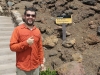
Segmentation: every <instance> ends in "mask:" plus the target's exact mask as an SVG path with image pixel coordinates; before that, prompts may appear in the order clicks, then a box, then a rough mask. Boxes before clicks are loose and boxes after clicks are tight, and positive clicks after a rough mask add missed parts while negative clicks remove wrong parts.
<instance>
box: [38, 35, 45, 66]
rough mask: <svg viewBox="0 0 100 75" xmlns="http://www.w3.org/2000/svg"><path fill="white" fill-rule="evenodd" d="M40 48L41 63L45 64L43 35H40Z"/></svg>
mask: <svg viewBox="0 0 100 75" xmlns="http://www.w3.org/2000/svg"><path fill="white" fill-rule="evenodd" d="M38 48H39V60H40V64H43V58H44V50H43V45H42V37H41V35H40V40H39V45H38Z"/></svg>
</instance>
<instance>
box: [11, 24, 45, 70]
mask: <svg viewBox="0 0 100 75" xmlns="http://www.w3.org/2000/svg"><path fill="white" fill-rule="evenodd" d="M31 36H33V39H34V43H33V44H32V45H31V46H30V45H28V43H27V42H26V40H27V39H28V38H29V37H31ZM10 49H11V50H12V51H14V52H16V66H17V67H18V68H20V69H22V70H25V71H30V70H32V69H35V68H37V67H38V66H39V65H40V64H42V63H43V56H44V52H43V47H42V38H41V33H40V31H39V29H38V28H36V27H35V26H34V27H33V29H32V30H30V29H29V28H27V27H26V26H25V25H24V23H23V24H21V25H20V26H17V27H16V28H15V29H14V31H13V33H12V36H11V39H10Z"/></svg>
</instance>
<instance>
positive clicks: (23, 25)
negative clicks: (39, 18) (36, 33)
mask: <svg viewBox="0 0 100 75" xmlns="http://www.w3.org/2000/svg"><path fill="white" fill-rule="evenodd" d="M21 28H22V29H23V28H26V29H27V28H28V27H27V26H26V25H25V23H23V24H22V26H21ZM32 29H33V30H34V29H36V26H35V25H34V27H33V28H32Z"/></svg>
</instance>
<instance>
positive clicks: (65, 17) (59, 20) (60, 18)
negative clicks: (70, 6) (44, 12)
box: [56, 14, 72, 41]
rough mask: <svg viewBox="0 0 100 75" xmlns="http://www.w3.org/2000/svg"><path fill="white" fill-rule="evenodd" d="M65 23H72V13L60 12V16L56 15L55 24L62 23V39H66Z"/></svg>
mask: <svg viewBox="0 0 100 75" xmlns="http://www.w3.org/2000/svg"><path fill="white" fill-rule="evenodd" d="M67 23H72V15H66V14H62V15H61V16H57V18H56V24H62V34H63V35H62V39H63V41H64V40H65V39H66V24H67Z"/></svg>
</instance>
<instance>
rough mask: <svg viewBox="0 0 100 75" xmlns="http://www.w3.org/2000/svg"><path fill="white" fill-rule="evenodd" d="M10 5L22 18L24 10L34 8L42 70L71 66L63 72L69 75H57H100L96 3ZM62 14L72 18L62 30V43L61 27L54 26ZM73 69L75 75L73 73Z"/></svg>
mask: <svg viewBox="0 0 100 75" xmlns="http://www.w3.org/2000/svg"><path fill="white" fill-rule="evenodd" d="M13 2H14V4H13V6H12V8H11V10H14V9H15V10H18V11H19V12H20V13H21V14H22V15H23V12H24V9H25V7H28V6H33V7H36V10H37V19H36V22H35V25H36V26H37V27H38V28H39V29H40V30H41V33H42V36H43V46H44V51H45V59H46V62H45V66H46V68H50V69H56V70H58V69H59V68H60V69H61V68H62V69H63V70H64V68H65V66H66V67H68V65H72V66H73V67H74V68H71V70H69V69H70V67H68V68H67V69H65V71H66V72H67V73H69V74H67V73H66V72H64V71H63V70H58V71H59V75H61V73H62V74H63V75H64V73H66V75H100V73H99V68H100V58H99V56H100V54H99V52H100V51H99V49H100V36H99V35H100V27H99V25H100V0H19V1H14V0H13ZM63 13H64V14H66V15H72V23H70V24H66V27H65V28H66V30H65V34H64V35H65V36H66V39H65V40H63V39H62V37H63V33H62V32H63V28H62V24H56V23H55V20H56V18H57V16H59V15H62V14H63ZM74 61H77V62H78V63H76V62H74ZM73 62H74V63H73ZM69 63H70V64H69ZM65 64H67V65H65ZM80 64H81V66H80ZM76 65H77V66H76ZM76 68H77V70H76ZM80 69H81V71H80ZM74 70H75V71H77V72H78V73H77V74H76V73H75V74H74ZM71 73H73V74H71Z"/></svg>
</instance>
